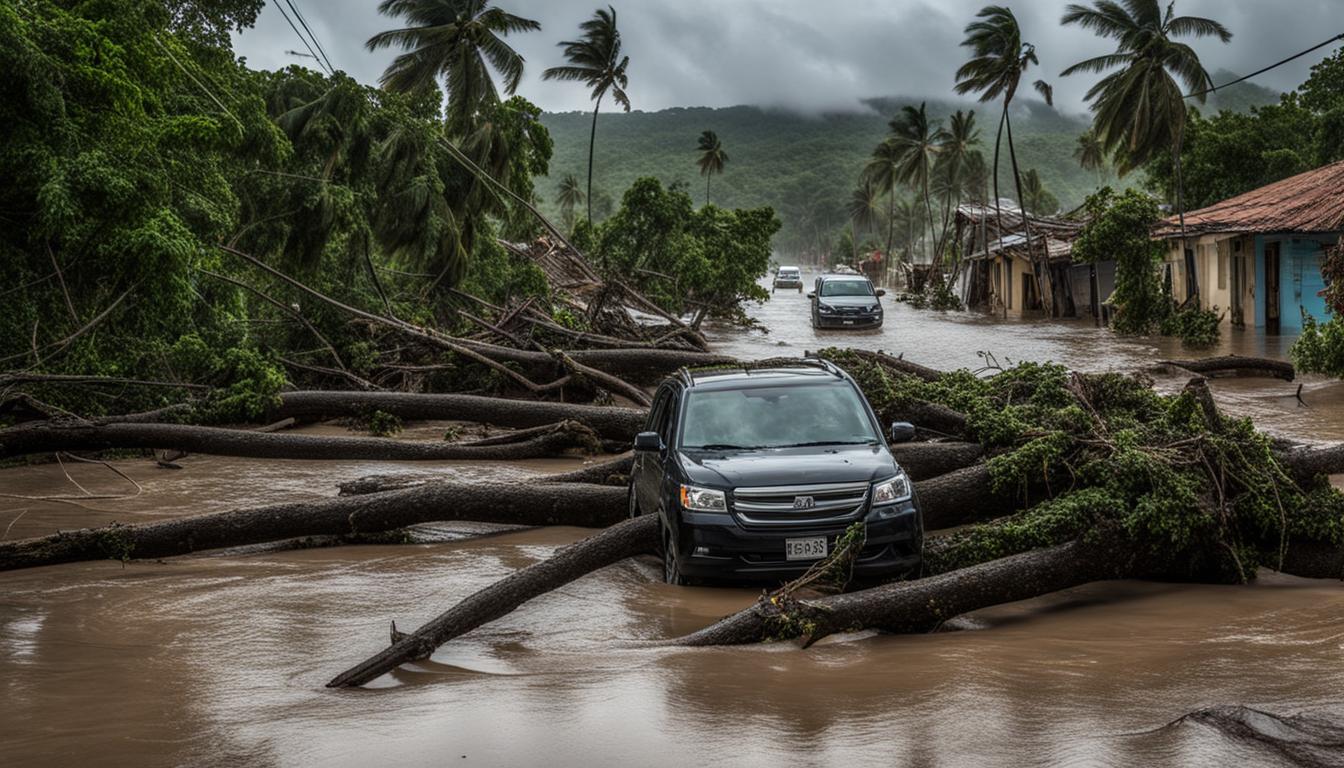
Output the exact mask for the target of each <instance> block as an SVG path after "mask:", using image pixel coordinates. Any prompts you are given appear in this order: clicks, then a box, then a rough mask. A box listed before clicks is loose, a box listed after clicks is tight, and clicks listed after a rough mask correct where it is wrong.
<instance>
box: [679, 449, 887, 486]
mask: <svg viewBox="0 0 1344 768" xmlns="http://www.w3.org/2000/svg"><path fill="white" fill-rule="evenodd" d="M677 457H678V459H679V460H680V461H681V466H682V469H683V470H685V472H686V476H687V478H688V479H689V480H690V481H691V482H692V483H694V484H696V485H704V486H706V487H709V488H719V489H731V488H748V487H753V486H765V485H808V484H812V483H857V482H860V481H865V482H876V481H878V480H883V479H885V478H888V477H891V476H892V475H893V474H895V473H896V468H897V466H896V460H895V459H893V458H892V456H891V453H890V452H889V451H888V450H887V448H886V446H883V445H845V446H833V447H810V448H771V449H766V450H760V451H737V452H724V451H680V452H678V454H677Z"/></svg>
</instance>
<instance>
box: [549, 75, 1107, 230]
mask: <svg viewBox="0 0 1344 768" xmlns="http://www.w3.org/2000/svg"><path fill="white" fill-rule="evenodd" d="M906 103H909V102H908V101H903V100H900V99H876V100H873V101H871V102H869V106H870V108H871V111H870V112H867V113H853V114H828V115H820V116H808V115H800V114H797V113H793V112H785V111H780V110H771V109H762V108H758V107H747V106H739V107H727V108H717V109H714V108H677V109H667V110H662V111H660V112H638V111H637V112H631V113H630V114H621V113H606V112H604V113H603V114H602V115H601V116H600V117H599V118H598V126H597V157H596V160H595V169H594V179H593V191H594V198H595V199H601V198H602V197H603V195H606V196H608V197H609V198H610V199H612V200H614V201H615V202H619V199H620V195H621V192H622V191H624V190H625V189H626V188H627V187H628V186H629V185H630V184H631V182H633V181H634V180H635V179H636V178H639V177H641V176H656V177H658V178H659V179H662V180H663V181H664V182H665V183H675V182H681V183H684V184H687V185H688V186H689V190H690V192H691V194H692V195H693V197H694V198H695V199H696V201H697V202H699V201H701V200H703V199H704V194H705V191H704V179H703V178H701V177H700V176H699V175H698V169H697V168H696V166H695V157H696V152H695V145H696V139H697V137H698V136H699V135H700V132H701V131H704V130H713V131H715V132H716V133H717V134H718V135H719V138H720V139H721V140H722V141H723V144H724V147H725V149H726V150H727V151H728V154H729V156H730V162H729V163H728V167H727V169H726V170H725V172H724V174H723V175H722V176H716V177H714V179H713V182H712V189H711V197H712V199H713V201H714V202H715V203H718V204H720V205H725V206H733V207H748V206H761V205H769V206H772V207H773V208H775V210H776V211H777V212H778V213H779V214H780V218H781V220H782V221H783V223H784V227H783V229H782V230H781V231H780V233H779V234H778V235H777V236H776V240H775V244H776V247H777V248H779V249H780V250H783V251H794V250H797V249H799V248H802V247H806V245H805V244H806V243H809V242H810V243H815V242H817V239H818V235H821V240H822V242H832V241H833V240H834V237H833V235H834V234H836V233H838V231H839V230H840V228H841V227H843V226H844V225H845V216H844V214H843V212H842V206H843V205H844V202H845V201H846V200H847V199H848V197H849V193H850V190H851V189H852V188H853V187H854V185H855V183H856V180H857V178H858V176H859V171H860V169H861V168H862V167H863V164H864V162H865V161H866V160H867V158H868V155H869V153H870V152H871V151H872V149H873V147H874V146H875V145H877V143H878V142H879V141H881V140H882V138H883V136H884V135H885V134H886V132H887V121H888V120H889V119H890V117H891V116H892V115H893V114H894V113H895V112H896V111H897V110H898V109H899V108H900V106H901V105H902V104H906ZM958 108H962V109H975V110H976V117H977V124H978V125H979V126H980V129H981V141H982V145H983V149H984V151H985V153H986V156H987V157H988V156H989V155H991V154H992V150H993V141H994V130H995V128H996V127H997V123H996V122H995V119H996V118H997V114H998V113H997V111H996V110H994V109H993V108H992V107H989V106H986V105H978V104H973V103H969V102H967V103H958V102H952V101H948V102H930V103H929V112H930V114H931V115H933V116H935V117H936V118H938V119H945V118H946V116H947V115H949V114H950V113H951V112H953V111H954V110H956V109H958ZM1014 109H1015V112H1014V122H1013V125H1014V136H1015V138H1016V139H1017V147H1018V161H1019V164H1020V166H1021V168H1022V169H1023V170H1024V171H1025V170H1026V169H1028V168H1035V169H1037V170H1038V171H1039V172H1040V174H1041V177H1042V179H1043V181H1044V182H1045V186H1046V188H1047V189H1049V190H1050V191H1051V192H1053V193H1054V194H1055V195H1056V196H1058V197H1059V199H1060V202H1061V204H1062V205H1063V206H1064V207H1065V208H1066V209H1068V208H1072V207H1074V206H1076V205H1078V204H1080V203H1081V202H1082V201H1083V198H1084V197H1085V196H1086V195H1087V194H1088V193H1089V192H1090V191H1092V190H1093V189H1094V188H1095V187H1096V185H1097V181H1098V179H1097V175H1096V174H1095V173H1093V172H1090V171H1084V170H1082V169H1081V168H1079V167H1078V165H1077V164H1076V163H1075V162H1074V160H1073V146H1074V142H1075V140H1076V138H1077V136H1078V134H1080V133H1081V132H1082V131H1083V130H1085V129H1086V127H1087V121H1086V119H1085V118H1084V117H1082V116H1076V117H1075V116H1066V115H1062V114H1060V113H1059V112H1056V111H1055V110H1053V109H1050V108H1048V107H1046V106H1045V105H1044V104H1042V103H1039V102H1023V103H1022V104H1021V105H1019V106H1015V107H1014ZM591 118H592V114H591V113H581V112H570V113H552V114H546V115H544V116H543V118H542V120H543V122H544V123H545V124H546V126H547V128H549V129H550V131H551V136H552V138H553V139H554V141H555V155H554V157H553V159H552V162H551V174H550V179H549V180H548V179H539V180H538V182H537V190H538V192H539V193H540V194H541V195H542V196H543V198H545V207H546V208H547V209H548V210H549V211H551V212H552V213H554V212H556V210H557V207H556V205H555V202H554V200H555V196H556V191H555V188H556V185H557V183H558V180H559V179H561V178H563V177H564V175H565V174H568V173H572V174H574V175H575V176H576V177H578V178H579V179H580V180H581V181H582V180H584V178H585V174H586V163H587V152H588V132H589V127H590V121H591ZM1002 163H1003V166H1002V171H1001V181H1000V183H1001V189H1000V191H1001V193H1002V194H1003V196H1004V197H1012V196H1013V194H1012V182H1011V174H1010V173H1009V172H1008V164H1007V163H1008V159H1007V148H1006V145H1005V149H1004V152H1003V158H1002ZM1106 181H1110V180H1106Z"/></svg>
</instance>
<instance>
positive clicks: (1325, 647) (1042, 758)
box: [0, 295, 1344, 766]
mask: <svg viewBox="0 0 1344 768" xmlns="http://www.w3.org/2000/svg"><path fill="white" fill-rule="evenodd" d="M797 298H798V297H797V296H796V295H789V296H784V295H781V296H779V297H778V298H777V299H776V301H774V302H772V303H770V304H768V305H766V306H765V307H763V308H762V309H761V310H759V312H758V316H759V317H760V318H761V319H762V320H763V321H764V322H765V323H767V324H768V325H769V326H770V327H771V328H772V331H773V332H772V333H771V334H770V335H768V336H764V335H761V334H757V333H751V334H741V333H731V334H730V333H725V332H721V333H719V334H718V338H717V339H716V341H717V343H718V346H719V347H720V348H721V349H724V350H725V351H728V352H731V353H735V354H739V355H744V356H751V357H764V356H767V355H772V354H777V353H778V352H780V351H790V352H801V351H802V350H803V349H813V348H817V347H819V346H824V345H830V344H846V343H849V344H862V345H864V346H869V347H871V348H881V349H886V350H888V351H893V352H905V353H906V355H907V356H908V357H910V358H911V359H916V360H919V361H920V362H923V363H926V364H929V365H934V366H939V367H955V366H972V367H974V366H976V365H977V364H978V362H979V361H978V359H977V357H976V355H975V353H976V351H977V350H990V351H992V352H994V353H995V354H996V355H998V357H999V359H1000V360H1004V359H1005V358H1011V359H1012V360H1018V359H1033V360H1045V359H1052V360H1056V361H1059V362H1062V363H1066V364H1068V365H1071V366H1075V367H1079V368H1085V369H1099V368H1128V367H1136V366H1139V365H1142V364H1144V363H1147V362H1150V361H1152V360H1154V359H1158V358H1160V357H1166V356H1178V355H1179V354H1180V350H1179V349H1175V348H1173V347H1170V346H1167V345H1165V343H1164V342H1152V341H1145V342H1126V341H1119V340H1116V339H1114V338H1113V337H1111V336H1109V335H1107V334H1106V333H1105V332H1104V331H1098V330H1096V329H1094V328H1091V327H1090V326H1087V325H1085V324H1063V325H1053V324H1036V323H1010V324H1001V323H999V324H996V323H985V322H981V321H978V320H969V319H964V318H957V317H951V316H947V317H945V316H939V315H937V314H936V313H923V312H916V311H913V310H908V309H906V308H897V309H895V310H893V311H892V312H891V315H890V317H889V320H888V327H887V328H886V329H884V330H883V331H881V332H879V333H877V334H867V335H843V336H841V335H831V334H827V335H826V336H824V337H820V336H817V335H815V334H814V333H813V332H812V331H811V330H810V329H808V328H807V322H806V315H805V311H806V305H805V303H804V302H799V301H796V299H797ZM780 341H782V342H785V343H786V344H787V347H779V346H778V345H777V342H780ZM1225 346H1226V347H1227V348H1228V349H1231V350H1236V351H1240V352H1244V353H1247V354H1250V353H1255V354H1263V353H1269V354H1277V353H1281V352H1282V351H1283V348H1284V347H1283V344H1282V340H1276V341H1275V342H1268V343H1267V342H1263V341H1256V340H1254V338H1253V337H1249V336H1248V337H1239V336H1234V337H1233V338H1232V339H1230V340H1228V341H1226V342H1225ZM1173 385H1175V383H1173ZM1295 390H1296V387H1295V385H1288V384H1283V383H1280V382H1272V383H1267V382H1263V381H1253V380H1245V381H1238V382H1231V383H1229V382H1224V381H1220V382H1217V383H1216V385H1215V391H1216V392H1217V393H1218V396H1219V398H1220V399H1221V400H1222V401H1223V403H1224V405H1225V407H1229V408H1231V409H1233V410H1235V411H1237V412H1240V413H1244V414H1246V415H1252V416H1254V417H1255V418H1256V419H1257V421H1259V422H1262V423H1264V422H1268V423H1270V424H1271V425H1272V428H1273V429H1275V430H1276V431H1279V432H1281V433H1283V434H1288V435H1295V436H1298V437H1303V438H1312V439H1325V438H1344V424H1342V423H1341V418H1342V417H1341V415H1340V411H1341V410H1344V408H1342V407H1341V402H1344V397H1341V395H1340V393H1339V387H1338V386H1336V385H1334V384H1332V383H1328V382H1325V381H1309V382H1308V386H1307V388H1306V393H1305V394H1304V398H1305V400H1306V401H1307V403H1308V405H1309V407H1308V408H1299V407H1298V404H1297V401H1296V399H1295V398H1294V397H1293V392H1295ZM442 427H443V425H438V424H425V425H416V426H415V428H414V429H413V430H411V431H410V433H409V436H410V437H412V438H420V439H436V438H438V437H439V436H440V435H441V434H442ZM316 429H318V430H331V429H333V428H331V427H318V428H316ZM580 462H581V459H577V458H573V459H555V460H548V461H538V462H525V463H520V464H517V465H511V466H505V467H500V466H481V465H464V464H447V463H443V464H423V463H422V464H414V465H409V464H389V463H381V464H375V463H369V462H304V461H256V460H246V459H233V458H219V457H205V456H191V457H188V458H186V459H184V460H183V461H182V462H181V463H182V464H183V466H184V469H182V470H178V471H170V470H162V469H157V468H155V467H153V466H152V464H151V463H150V462H147V461H144V460H120V461H117V462H116V466H117V467H118V468H120V469H122V470H123V471H125V472H126V473H127V474H129V475H130V476H131V477H132V478H134V479H135V480H136V481H137V482H139V483H140V484H141V485H142V487H143V491H142V492H141V493H140V494H139V495H138V496H134V497H133V498H126V499H108V500H99V501H89V502H87V503H86V505H85V506H86V507H94V508H96V510H94V509H87V508H85V507H80V506H73V505H62V504H56V503H52V502H44V501H35V500H23V499H14V498H4V499H0V531H2V532H4V535H5V536H6V537H9V538H15V537H19V536H31V535H38V534H44V533H50V532H51V531H53V530H55V529H57V528H73V527H78V526H83V525H91V524H102V523H106V522H108V521H109V520H112V519H116V520H122V521H142V520H152V519H163V518H166V517H170V516H178V515H185V514H196V513H200V512H207V511H215V510H220V509H227V508H231V507H237V506H248V505H255V504H260V503H268V502H274V501H283V500H289V499H302V498H309V497H319V496H327V495H332V494H334V493H335V486H336V483H337V482H339V481H341V480H345V479H350V478H352V477H356V476H358V475H361V474H367V473H370V472H390V471H416V472H425V471H432V472H437V473H442V474H443V475H444V476H452V477H455V478H458V479H464V480H471V479H484V478H501V477H504V478H510V479H515V480H517V481H519V482H527V480H528V479H529V478H531V477H534V476H536V475H539V474H543V473H550V472H558V471H565V470H567V469H572V468H574V467H576V466H578V464H579V463H580ZM66 470H67V471H69V473H70V476H71V477H72V478H73V479H74V480H77V481H78V482H79V483H80V484H81V485H84V486H85V487H87V488H89V490H91V491H94V492H96V493H97V492H106V493H110V494H120V493H123V492H125V491H126V490H127V489H128V488H129V486H128V485H127V484H126V483H125V482H124V481H122V480H120V479H119V478H117V477H115V476H114V475H112V474H111V473H108V472H107V471H106V470H105V469H103V468H101V467H98V466H95V465H83V464H80V465H67V467H66ZM74 490H75V489H74V488H73V486H72V485H71V484H70V483H69V482H68V481H67V480H66V478H65V475H64V474H63V473H62V469H61V468H60V467H59V466H57V465H54V464H46V465H40V466H32V467H21V468H15V469H6V470H0V493H5V494H9V495H11V496H39V495H50V494H57V493H71V492H73V491H74ZM131 490H132V492H133V489H131ZM20 513H22V514H21V516H19V515H20ZM16 518H17V519H16ZM7 527H8V529H7ZM436 530H437V532H438V533H439V534H440V536H439V538H440V541H438V542H437V543H433V544H416V545H403V546H361V547H340V548H330V549H307V550H284V551H282V550H278V549H266V548H250V549H246V550H239V551H226V552H220V553H210V554H205V555H199V556H192V557H183V558H175V559H171V560H168V561H164V562H132V563H130V564H128V565H126V566H124V567H123V566H122V565H121V564H120V563H115V562H96V563H80V564H72V565H62V566H54V567H47V568H39V569H33V570H27V571H20V572H13V573H3V574H0V750H2V751H0V763H2V764H4V765H63V766H68V765H80V766H84V765H138V766H139V765H143V766H169V765H247V766H270V765H275V766H300V765H339V766H345V765H349V766H370V765H422V764H425V765H427V764H433V765H443V764H457V765H505V766H511V765H557V766H564V765H585V766H589V765H592V766H601V765H613V766H615V765H620V766H625V765H634V764H637V765H652V766H664V765H666V766H674V765H731V766H756V765H779V764H788V765H823V764H838V765H882V766H889V765H916V766H962V765H970V766H978V765H1012V766H1018V765H1115V766H1129V765H1207V766H1223V765H1232V764H1250V763H1253V764H1268V765H1274V764H1275V762H1274V760H1275V759H1276V758H1275V755H1274V754H1273V753H1271V752H1268V751H1263V750H1262V749H1261V748H1259V747H1255V746H1247V745H1245V744H1241V743H1234V742H1231V741H1228V740H1227V739H1226V738H1225V737H1223V736H1221V735H1219V734H1218V733H1216V732H1214V731H1212V730H1209V729H1207V728H1206V727H1205V726H1202V725H1197V724H1180V725H1176V726H1173V727H1169V728H1164V727H1163V726H1165V725H1166V724H1167V723H1169V722H1171V721H1173V720H1175V719H1176V718H1178V717H1179V716H1181V715H1183V714H1185V713H1187V712H1190V711H1192V710H1196V709H1199V708H1202V707H1206V706H1211V705H1217V704H1246V705H1253V706H1256V707H1259V708H1263V709H1268V710H1272V711H1275V712H1277V713H1280V714H1296V713H1308V714H1315V715H1322V716H1327V717H1333V718H1341V717H1344V698H1342V697H1341V691H1344V663H1342V662H1344V621H1341V618H1340V617H1341V616H1344V584H1341V583H1340V582H1332V581H1308V580H1301V579H1294V578H1288V577H1283V576H1277V575H1274V574H1270V573H1264V574H1262V578H1261V579H1260V581H1258V582H1257V583H1255V584H1253V585H1251V586H1248V587H1218V586H1200V585H1164V584H1148V583H1135V582H1115V583H1101V584H1093V585H1089V586H1086V587H1083V588H1079V589H1073V590H1069V591H1067V592H1064V593H1060V594H1057V595H1053V596H1050V597H1047V598H1042V599H1037V600H1031V601H1027V602H1023V603H1017V604H1012V605H1007V606H1000V607H997V608H994V609H991V610H987V611H982V612H979V613H976V614H973V615H971V616H969V617H967V618H966V619H965V620H964V621H961V622H959V624H960V625H961V626H963V627H964V628H963V629H962V630H961V631H949V632H941V633H937V634H931V635H924V636H915V637H892V636H881V635H876V634H871V633H864V634H855V635H840V636H835V637H831V638H827V639H826V640H825V641H823V642H822V643H819V644H818V645H816V646H814V647H812V648H810V649H808V650H805V651H803V650H798V649H797V648H795V647H793V646H788V645H778V646H771V645H767V646H755V647H745V648H713V649H667V648H661V649H649V648H642V647H637V646H636V645H635V644H634V643H632V641H638V640H642V639H652V638H660V637H666V636H668V635H672V634H679V633H683V632H687V631H690V630H693V629H696V628H698V627H701V626H704V625H705V624H708V623H709V622H711V621H713V620H714V619H715V618H717V617H719V616H721V615H724V614H726V613H729V612H731V611H733V610H735V609H737V608H739V607H741V606H744V605H746V604H748V603H749V602H751V601H752V600H753V599H754V597H755V593H754V592H752V591H750V590H743V589H703V588H678V587H669V586H666V585H663V584H661V583H658V582H657V580H656V579H657V577H658V568H657V565H656V563H654V562H652V561H651V560H649V561H643V560H636V561H629V562H626V563H623V564H620V565H617V566H613V567H610V568H607V569H605V570H603V571H600V572H597V573H594V574H591V575H589V576H587V577H585V578H583V579H581V580H579V581H577V582H575V583H573V584H571V585H569V586H567V587H565V588H563V589H561V590H560V591H558V592H556V593H553V594H552V595H550V596H549V597H547V598H546V599H543V600H539V601H537V602H535V603H534V604H530V605H526V606H524V607H523V608H522V609H520V610H519V611H517V612H516V613H514V614H512V615H510V616H508V617H505V618H504V619H502V620H500V621H498V622H495V623H494V624H491V625H487V626H486V627H483V628H481V629H479V630H477V631H475V632H472V633H470V634H468V635H466V636H464V637H463V638H460V639H458V640H455V641H453V642H451V643H449V644H448V645H447V646H445V647H443V648H441V649H440V650H439V651H438V652H437V653H435V654H434V656H433V657H432V658H431V659H429V660H427V661H424V662H421V663H418V664H414V665H409V666H406V667H403V668H402V669H400V670H398V671H397V672H395V673H393V674H391V675H387V676H385V677H383V678H381V679H379V680H378V681H376V682H375V683H374V684H373V685H371V686H370V687H369V688H370V689H365V690H346V691H332V690H328V689H326V688H324V687H323V683H325V682H326V681H327V680H328V679H330V678H331V677H332V676H333V675H334V674H336V673H337V672H339V671H341V670H342V669H345V668H346V667H348V666H350V665H351V664H352V663H354V662H356V661H358V660H360V659H362V658H364V657H365V656H366V655H368V654H369V653H371V652H373V651H375V650H377V649H378V648H380V647H382V646H383V645H384V644H385V643H386V642H387V629H388V622H389V620H392V619H395V620H396V621H397V623H398V626H399V627H402V628H410V627H414V626H416V625H418V624H419V623H421V622H422V621H424V620H425V619H428V618H429V617H431V616H433V615H434V614H436V613H438V612H440V611H441V610H443V609H444V608H446V607H448V606H450V605H451V604H453V603H454V602H456V601H457V600H459V599H460V598H462V597H464V596H466V595H468V594H470V593H471V592H472V591H474V590H476V589H479V588H481V587H483V586H485V585H487V584H489V583H490V582H491V581H493V580H495V579H498V578H500V577H502V576H504V575H506V574H508V573H510V572H511V571H513V570H514V569H517V568H519V567H521V566H524V565H526V564H528V563H532V562H535V561H536V560H538V559H539V558H543V557H545V556H547V554H549V553H550V552H552V551H553V550H554V549H555V548H556V547H559V546H562V545H565V544H568V543H570V542H572V541H574V540H576V539H578V538H580V537H582V536H584V535H585V534H586V533H587V532H585V531H582V530H579V529H571V528H553V529H538V530H523V531H506V532H502V533H498V535H490V536H480V535H479V534H481V533H483V532H492V531H494V532H498V530H497V529H496V528H494V527H490V526H470V525H462V524H458V525H444V526H438V527H437V529H436Z"/></svg>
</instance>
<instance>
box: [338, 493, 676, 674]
mask: <svg viewBox="0 0 1344 768" xmlns="http://www.w3.org/2000/svg"><path fill="white" fill-rule="evenodd" d="M658 525H659V521H658V518H657V517H655V516H653V515H645V516H643V517H637V518H634V519H633V520H626V521H624V522H622V523H618V524H617V525H613V526H612V527H610V528H608V529H606V530H605V531H603V532H601V533H599V534H597V535H596V536H592V537H590V538H587V539H584V540H583V541H579V542H576V543H574V544H571V545H569V546H567V547H564V548H562V549H560V550H559V551H558V552H556V553H555V554H554V555H552V556H551V557H548V558H546V559H545V560H542V561H541V562H539V563H536V564H535V565H530V566H528V567H526V568H523V569H521V570H518V571H515V572H514V573H513V574H511V575H509V576H508V577H506V578H504V579H503V580H501V581H497V582H495V583H494V584H491V585H490V586H488V587H486V588H485V589H482V590H480V591H478V592H476V593H474V594H472V595H471V596H470V597H468V598H466V599H465V600H463V601H462V602H460V603H458V604H457V605H455V606H453V607H452V608H451V609H449V610H448V611H446V612H444V613H441V614H439V615H438V616H436V617H435V618H433V619H431V620H429V621H428V622H426V623H425V624H424V625H423V626H421V627H420V628H419V629H417V630H416V631H415V632H413V633H411V634H409V635H405V636H400V637H398V636H396V635H394V638H396V639H395V640H394V642H393V643H392V645H391V646H390V647H388V648H386V649H384V650H383V651H382V652H380V653H378V654H376V655H374V656H372V657H371V658H369V659H366V660H364V661H362V662H360V663H359V664H356V665H355V666H353V667H351V668H350V669H347V670H346V671H344V672H342V673H341V674H339V675H337V676H336V677H335V678H333V679H332V680H331V682H329V683H327V687H328V688H340V687H348V686H356V685H363V684H364V683H367V682H369V681H370V680H373V679H374V678H377V677H379V676H381V675H383V674H385V673H387V672H390V671H392V670H393V669H396V668H397V667H398V666H400V665H401V664H403V663H405V662H408V661H416V660H419V659H424V658H428V657H429V655H430V654H431V653H433V652H434V649H435V648H438V647H439V646H440V645H443V644H444V643H446V642H448V641H449V640H452V639H453V638H455V637H459V636H461V635H464V634H466V633H467V632H470V631H471V630H473V629H476V628H477V627H479V626H481V625H482V624H485V623H487V622H491V621H494V620H495V619H497V618H499V617H501V616H504V615H505V614H508V613H510V612H511V611H513V610H514V609H515V608H517V607H518V606H520V605H522V604H523V603H525V602H527V601H528V600H531V599H532V598H534V597H536V596H537V595H540V594H543V593H546V592H550V591H551V590H554V589H556V588H558V587H561V586H564V585H565V584H568V583H570V582H571V581H574V580H575V579H577V578H579V577H580V576H584V575H585V574H588V573H592V572H593V571H596V570H598V569H599V568H603V567H605V566H608V565H611V564H612V563H616V562H619V561H621V560H624V559H625V558H627V557H633V556H635V555H638V554H640V553H642V552H647V551H651V550H652V549H653V548H654V547H655V546H656V545H657V542H658Z"/></svg>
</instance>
